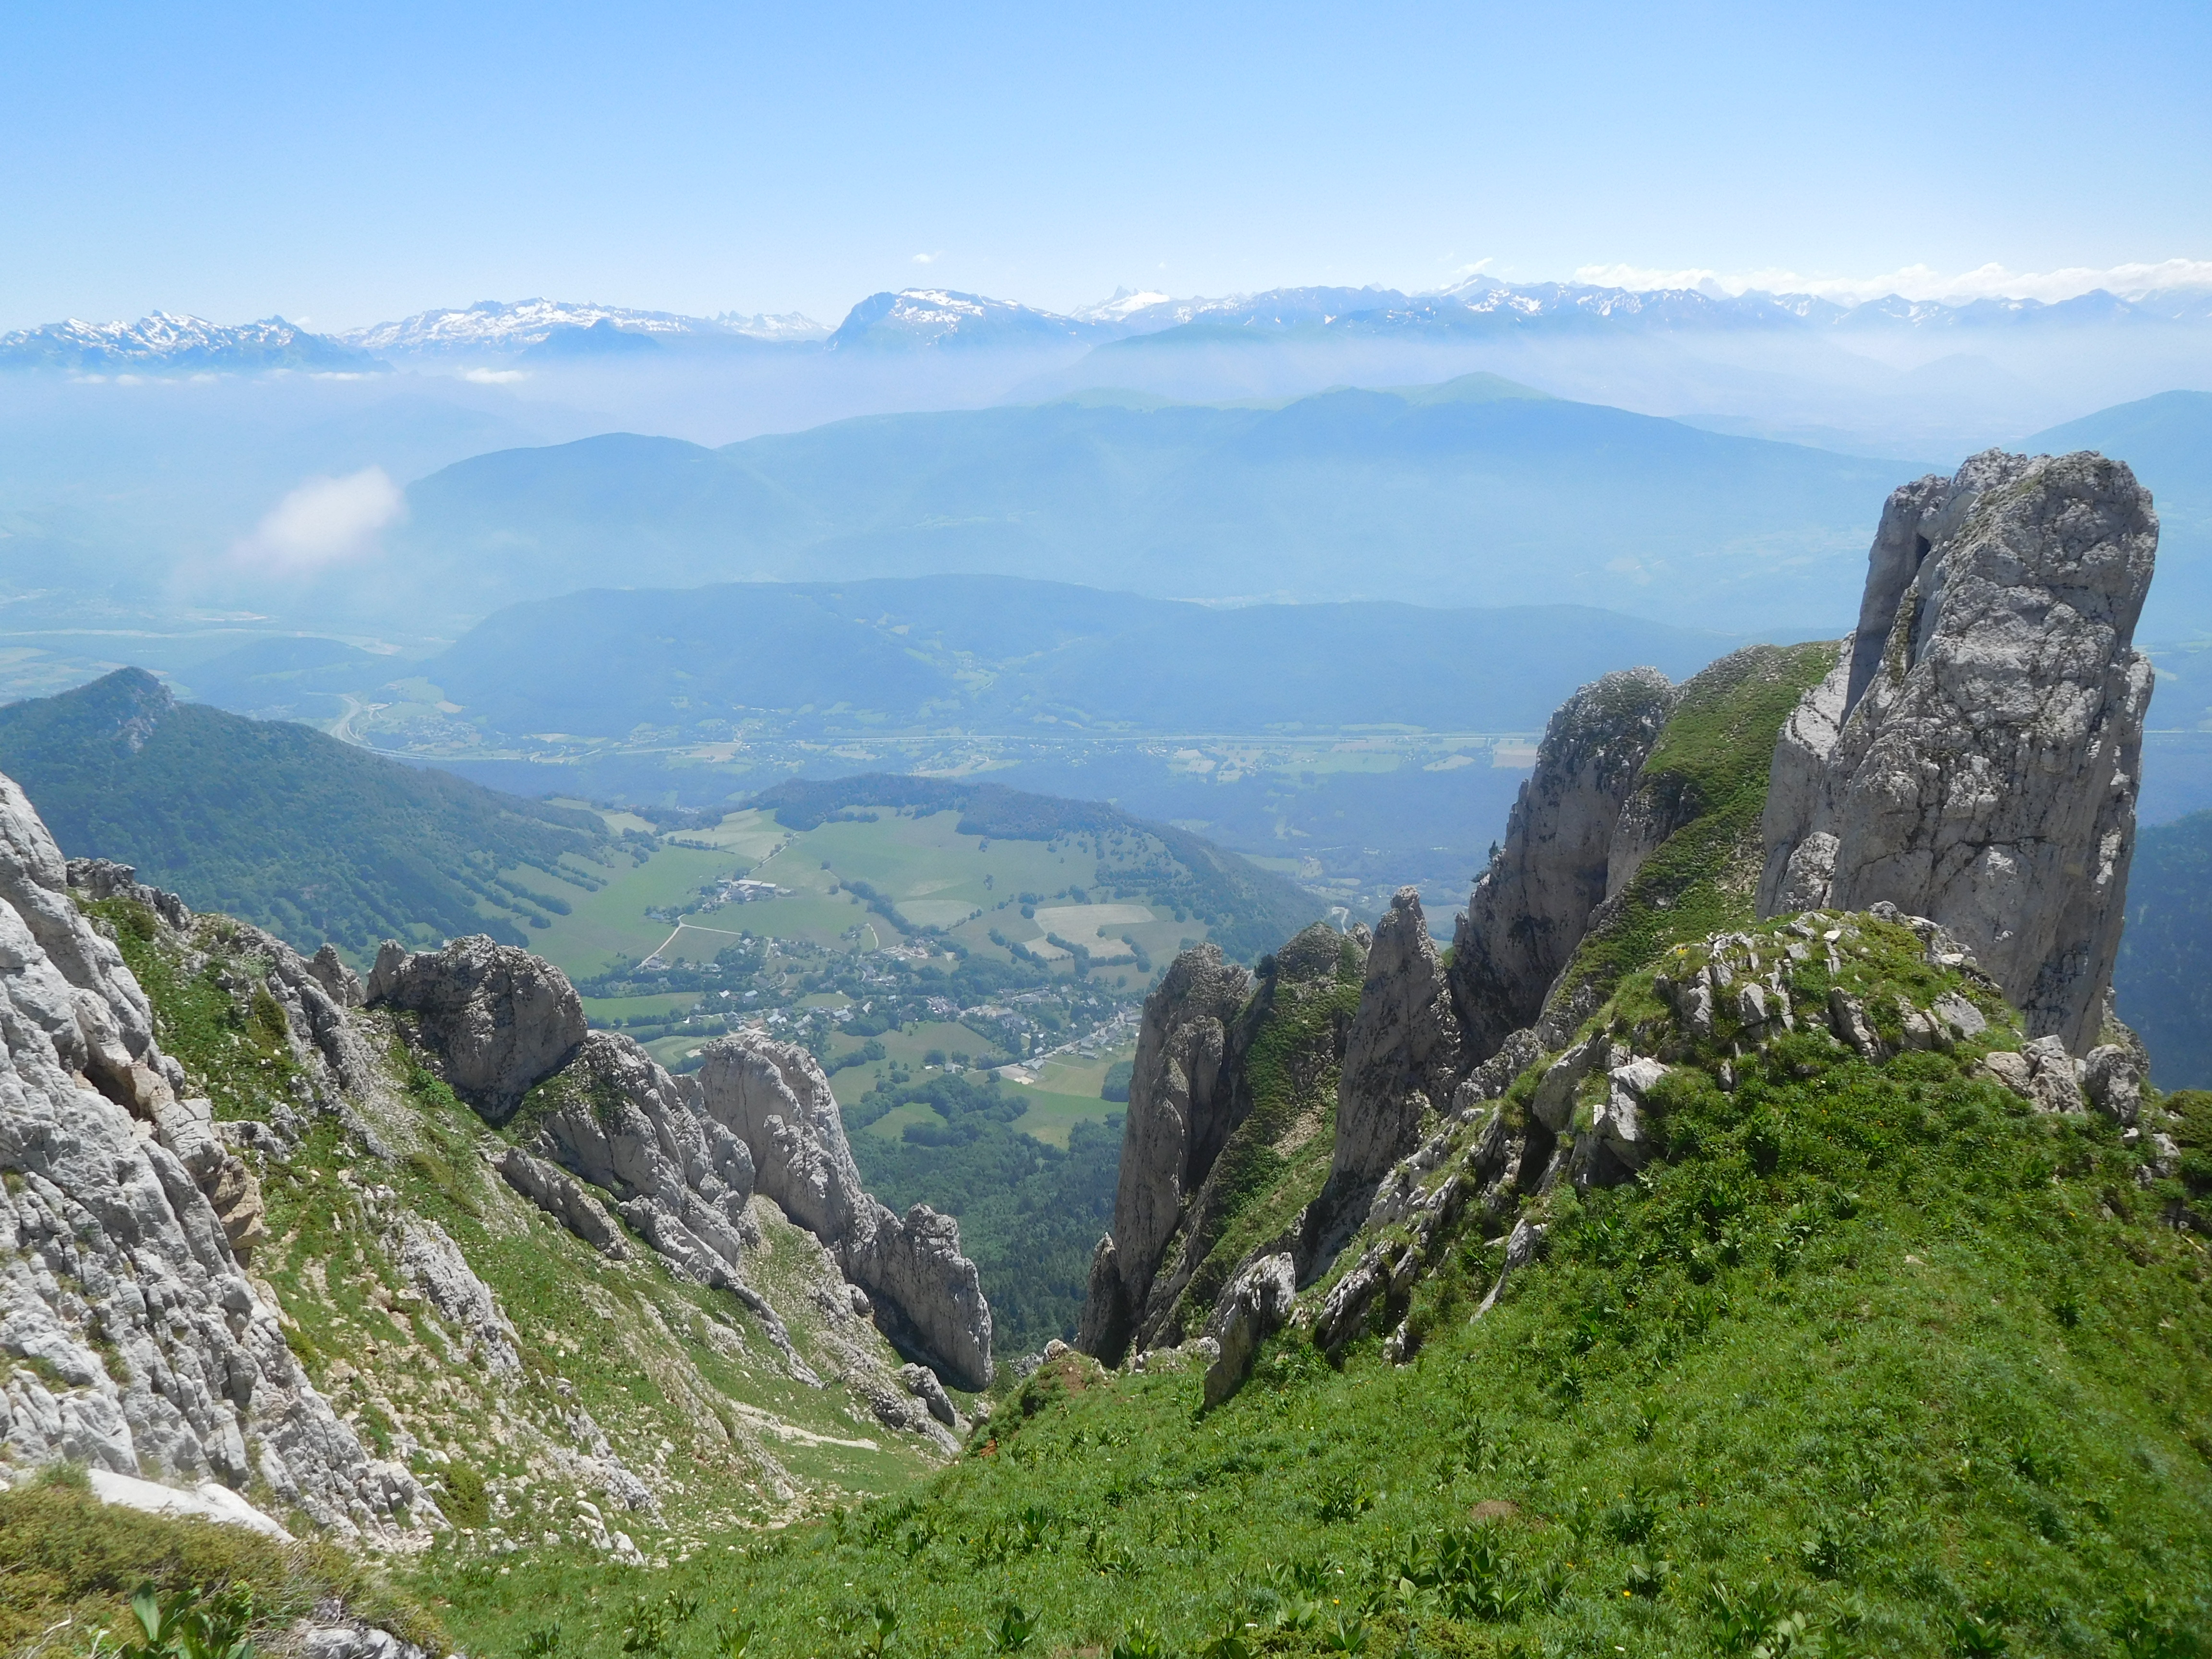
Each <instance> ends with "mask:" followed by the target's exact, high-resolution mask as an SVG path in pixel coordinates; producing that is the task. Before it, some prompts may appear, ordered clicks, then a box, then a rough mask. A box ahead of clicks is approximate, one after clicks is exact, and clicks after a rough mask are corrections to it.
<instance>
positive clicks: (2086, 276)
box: [1574, 259, 2212, 305]
mask: <svg viewBox="0 0 2212 1659" xmlns="http://www.w3.org/2000/svg"><path fill="white" fill-rule="evenodd" d="M1574 280H1575V281H1576V282H1577V283H1589V284H1591V285H1592V286H1594V287H1599V288H1625V289H1635V290H1636V291H1638V292H1639V293H1649V292H1650V291H1651V290H1652V289H1669V288H1692V289H1697V290H1699V292H1700V293H1703V294H1710V295H1715V296H1719V295H1735V294H1741V293H1744V292H1745V291H1747V290H1748V289H1759V291H1761V292H1763V293H1767V294H1810V295H1815V296H1817V297H1818V298H1820V299H1823V300H1832V301H1835V302H1836V303H1837V304H1838V305H1860V304H1863V303H1864V302H1865V301H1869V300H1880V299H1883V298H1886V297H1887V295H1892V294H1894V295H1898V296H1899V297H1900V298H1902V299H1906V300H1940V301H1946V302H1948V303H1951V304H1957V303H1959V302H1960V301H1967V300H2040V301H2043V302H2044V303H2045V304H2046V305H2050V304H2055V303H2057V301H2061V300H2071V299H2073V298H2075V296H2076V295H2082V294H2088V293H2091V292H2093V291H2094V290H2095V289H2104V290H2105V291H2106V292H2107V293H2109V294H2117V295H2119V296H2120V297H2121V298H2122V299H2124V300H2133V299H2137V298H2140V297H2141V296H2142V295H2146V294H2150V293H2154V292H2155V291H2156V290H2158V289H2169V288H2212V259H2160V260H2157V261H2155V262H2153V263H2148V264H2118V265H2105V266H2090V265H2068V266H2065V267H2063V269H2061V270H2011V269H2010V268H2008V267H2007V266H2004V265H2001V264H1985V265H1980V266H1977V267H1976V268H1975V269H1974V270H1963V271H1954V272H1951V273H1948V274H1946V273H1945V272H1942V271H1939V270H1936V269H1935V268H1934V267H1933V266H1931V265H1906V266H1905V267H1904V268H1903V269H1901V270H1893V271H1889V272H1887V273H1886V274H1884V275H1882V276H1805V275H1803V274H1802V273H1801V272H1798V271H1794V270H1779V269H1775V268H1772V267H1770V268H1768V269H1765V270H1747V271H1721V270H1703V269H1692V270H1657V269H1654V268H1652V267H1650V266H1645V265H1631V264H1610V265H1583V266H1582V267H1581V268H1580V269H1579V270H1577V271H1576V272H1575V276H1574Z"/></svg>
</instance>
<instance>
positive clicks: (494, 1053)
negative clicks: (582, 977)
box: [368, 933, 586, 1124]
mask: <svg viewBox="0 0 2212 1659" xmlns="http://www.w3.org/2000/svg"><path fill="white" fill-rule="evenodd" d="M368 1001H369V1002H370V1003H371V1004H378V1003H381V1004H384V1005H386V1006H390V1007H393V1008H401V1009H404V1010H406V1011H407V1012H410V1013H413V1014H415V1015H416V1016H417V1017H418V1018H419V1019H420V1021H421V1026H420V1030H421V1034H422V1041H423V1042H424V1044H425V1046H426V1047H428V1049H429V1050H430V1054H431V1058H432V1059H433V1060H435V1063H436V1064H437V1065H438V1066H440V1068H441V1071H442V1074H443V1076H444V1078H445V1080H446V1081H447V1084H449V1085H452V1088H453V1092H454V1093H455V1094H457V1095H459V1097H461V1098H462V1099H463V1100H465V1101H466V1102H467V1103H469V1104H470V1105H471V1106H472V1107H474V1108H475V1109H477V1112H479V1113H480V1114H482V1115H483V1116H484V1117H485V1118H486V1119H487V1120H488V1121H490V1122H492V1123H495V1124H497V1123H504V1122H505V1121H507V1119H508V1118H509V1117H510V1116H512V1115H513V1112H514V1109H515V1108H516V1107H517V1106H520V1104H521V1103H522V1097H523V1096H524V1095H525V1094H526V1093H528V1092H529V1091H530V1088H531V1086H532V1085H533V1084H536V1083H538V1082H539V1081H541V1080H543V1079H545V1078H548V1077H550V1076H551V1075H552V1074H553V1073H556V1072H557V1071H559V1070H560V1069H561V1067H562V1066H565V1065H566V1064H567V1063H568V1060H569V1059H570V1058H571V1057H572V1056H573V1055H574V1054H575V1052H576V1050H577V1048H579V1046H580V1045H581V1043H582V1042H583V1041H584V1033H585V1030H586V1027H585V1023H584V1005H583V1002H582V1000H580V998H579V997H578V996H577V995H576V990H575V987H574V986H572V985H570V984H569V983H568V975H565V974H563V973H562V971H561V970H560V969H558V968H556V967H555V966H554V965H553V964H552V963H550V962H546V961H544V960H543V959H542V958H540V957H533V956H532V955H531V954H530V952H529V951H523V950H518V949H517V948H516V947H514V946H513V945H496V944H494V943H493V942H492V941H491V940H490V939H487V938H486V937H484V936H483V934H481V933H478V934H474V935H472V936H471V937H470V938H467V939H454V940H453V941H452V942H451V943H450V944H448V945H447V946H446V947H445V949H443V950H441V951H416V952H415V953H413V954H411V955H410V953H409V952H408V951H406V949H405V948H404V946H402V945H399V944H398V943H397V942H396V941H394V940H391V939H387V940H386V941H385V943H384V945H383V947H382V948H381V949H380V950H379V951H377V953H376V969H375V971H374V973H372V974H371V975H369V981H368Z"/></svg>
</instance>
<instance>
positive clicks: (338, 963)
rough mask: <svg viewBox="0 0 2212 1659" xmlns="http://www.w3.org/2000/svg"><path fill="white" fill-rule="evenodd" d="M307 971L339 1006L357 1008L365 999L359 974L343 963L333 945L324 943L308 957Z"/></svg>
mask: <svg viewBox="0 0 2212 1659" xmlns="http://www.w3.org/2000/svg"><path fill="white" fill-rule="evenodd" d="M307 971H308V972H309V973H310V974H312V975H314V980H315V983H316V984H318V985H319V986H321V987H323V990H324V993H325V994H326V995H327V996H328V997H329V998H330V1000H331V1001H332V1002H334V1003H336V1004H337V1006H339V1007H341V1008H358V1007H360V1006H361V1005H362V1002H364V1001H365V1000H367V997H366V994H365V993H364V992H363V991H362V987H361V975H358V974H356V973H355V972H354V970H353V969H350V968H349V967H347V966H346V965H345V963H344V961H343V959H342V958H341V957H339V956H338V948H337V945H324V946H323V948H322V949H321V950H319V951H316V952H315V954H314V955H313V957H310V958H309V959H308V963H307Z"/></svg>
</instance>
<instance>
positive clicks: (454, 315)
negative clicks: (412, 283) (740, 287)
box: [339, 300, 829, 357]
mask: <svg viewBox="0 0 2212 1659" xmlns="http://www.w3.org/2000/svg"><path fill="white" fill-rule="evenodd" d="M600 323H608V324H611V325H613V326H614V327H615V328H617V329H618V330H620V331H622V332H623V333H624V334H638V335H643V336H645V337H647V338H648V339H654V340H659V341H664V342H667V343H679V342H683V341H684V340H686V339H687V338H689V339H696V338H700V337H708V338H712V337H724V338H728V337H738V338H744V339H751V340H819V339H822V338H824V337H826V336H827V335H828V334H829V330H828V329H826V328H824V327H823V325H821V324H819V323H817V322H816V321H815V320H814V319H812V318H811V317H802V316H800V315H799V314H798V313H796V312H793V313H788V314H787V315H784V316H780V317H773V316H766V315H755V316H745V315H742V314H740V313H737V312H734V311H726V312H724V313H722V314H721V315H720V316H718V317H685V316H682V315H679V314H678V313H675V312H672V311H637V310H634V309H632V308H631V307H627V306H603V305H576V304H572V303H570V302H568V301H562V300H512V301H507V300H480V301H477V303H476V304H475V305H472V306H470V307H467V308H466V309H465V310H453V309H450V308H449V309H447V310H443V311H420V312H417V313H415V315H413V316H412V317H404V318H402V319H400V320H399V321H398V322H396V323H376V324H373V325H370V326H369V327H368V328H357V329H354V330H352V331H349V332H348V333H345V334H342V335H340V336H339V338H340V339H342V340H343V341H344V342H345V343H347V344H348V345H350V346H356V347H358V348H360V349H362V350H364V351H373V352H375V353H377V354H378V355H380V356H392V357H413V356H423V357H440V356H469V355H472V354H483V353H496V354H512V353H516V352H520V351H524V350H526V349H529V348H531V347H532V346H541V345H544V343H546V342H548V341H549V340H551V339H554V338H555V337H557V336H559V335H561V334H562V332H564V331H572V330H584V329H589V328H592V327H593V326H594V325H598V324H600Z"/></svg>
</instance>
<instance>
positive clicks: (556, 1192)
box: [495, 1146, 629, 1261]
mask: <svg viewBox="0 0 2212 1659" xmlns="http://www.w3.org/2000/svg"><path fill="white" fill-rule="evenodd" d="M495 1168H496V1169H497V1170H499V1173H500V1177H501V1179H502V1180H503V1181H505V1182H507V1185H508V1186H510V1187H512V1188H514V1190H515V1191H517V1192H518V1193H520V1194H522V1195H523V1196H524V1197H525V1198H526V1199H528V1200H530V1201H531V1202H532V1204H535V1205H536V1206H538V1208H539V1209H541V1210H543V1211H544V1212H545V1213H546V1214H548V1215H550V1216H551V1217H552V1218H554V1219H555V1220H556V1221H557V1222H559V1223H560V1224H561V1225H562V1226H564V1227H566V1228H567V1229H568V1231H570V1232H572V1233H574V1234H575V1235H576V1237H579V1238H580V1239H582V1240H583V1241H584V1243H586V1244H589V1245H590V1246H591V1247H592V1249H595V1250H597V1251H599V1253H600V1254H601V1255H605V1256H606V1257H607V1258H608V1259H609V1260H611V1261H627V1260H628V1259H629V1245H628V1244H627V1243H624V1242H623V1232H622V1229H621V1228H620V1227H618V1226H617V1225H615V1221H614V1218H613V1217H612V1216H611V1215H609V1214H608V1213H607V1211H606V1206H605V1205H604V1204H601V1203H600V1202H599V1200H598V1199H596V1198H594V1197H592V1194H590V1193H589V1192H587V1191H586V1190H585V1188H584V1184H583V1182H580V1181H578V1180H577V1179H575V1177H574V1176H571V1175H569V1174H568V1171H567V1170H562V1169H561V1168H560V1167H559V1166H558V1165H556V1164H548V1163H546V1162H545V1161H544V1160H543V1159H542V1158H532V1157H531V1155H530V1154H529V1153H527V1152H524V1151H523V1150H522V1148H521V1147H520V1146H510V1147H508V1148H507V1150H506V1151H505V1152H502V1153H501V1154H500V1157H499V1162H498V1164H496V1165H495Z"/></svg>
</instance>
